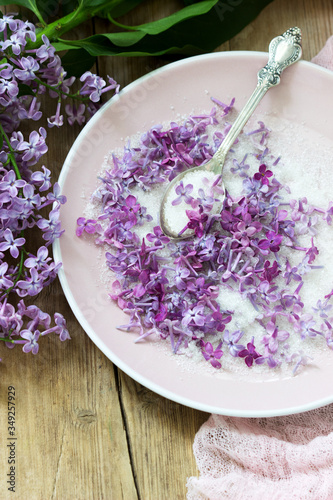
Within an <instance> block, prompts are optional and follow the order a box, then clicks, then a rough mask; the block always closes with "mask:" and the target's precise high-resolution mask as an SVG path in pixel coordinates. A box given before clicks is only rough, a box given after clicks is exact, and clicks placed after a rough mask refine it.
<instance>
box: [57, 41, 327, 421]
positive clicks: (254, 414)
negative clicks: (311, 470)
mask: <svg viewBox="0 0 333 500" xmlns="http://www.w3.org/2000/svg"><path fill="white" fill-rule="evenodd" d="M244 56H245V57H247V58H253V59H255V58H258V59H259V58H264V57H266V59H267V58H268V52H261V51H246V50H239V51H226V52H224V51H221V52H213V53H208V54H200V55H196V56H191V57H188V58H186V59H181V60H178V61H174V62H172V63H169V64H166V65H164V66H162V67H160V68H157V69H155V70H153V71H150V72H149V73H147V74H145V75H143V76H141V77H140V78H138V79H136V80H134V81H133V82H131V83H129V84H128V85H126V86H125V87H124V88H123V89H121V90H120V92H119V94H116V95H114V96H113V97H111V98H110V99H109V100H108V101H107V102H106V103H105V104H103V106H102V107H101V108H100V109H99V110H98V111H97V112H96V113H95V115H94V116H93V117H92V118H91V119H90V120H89V121H88V122H87V124H86V125H85V126H84V127H83V128H82V130H81V131H80V132H79V134H78V136H77V137H76V139H75V141H74V143H73V144H72V146H71V148H70V150H69V152H68V154H67V156H66V159H65V161H64V163H63V165H62V168H61V171H60V174H59V177H58V181H57V182H58V184H59V186H60V189H61V191H62V189H63V186H64V183H65V181H66V177H67V174H68V172H69V170H70V165H71V161H72V159H73V157H74V155H75V152H76V150H77V149H78V146H79V144H80V143H81V142H82V141H83V140H84V139H85V137H86V136H87V135H88V134H89V131H90V129H91V128H93V126H94V124H95V122H97V121H98V120H100V119H101V117H102V116H103V114H104V113H105V111H106V110H107V109H108V107H109V106H112V105H113V103H115V102H116V101H117V100H119V99H120V98H121V96H122V95H124V94H126V93H128V92H129V91H131V90H132V89H133V88H135V87H137V86H140V85H141V84H142V83H144V82H145V81H146V80H148V79H150V78H151V77H154V76H156V75H159V74H161V73H163V72H165V71H170V69H173V68H176V67H178V66H183V65H184V64H191V63H195V62H196V61H200V60H203V59H204V60H207V59H227V58H238V57H239V58H241V57H244ZM297 64H301V65H302V66H305V67H308V68H309V69H310V70H314V71H316V72H322V73H324V74H327V75H329V76H330V77H331V78H332V79H333V72H332V71H331V70H329V69H327V68H324V67H322V66H319V65H317V64H315V63H312V62H310V61H304V60H300V61H299V62H298V63H297ZM60 220H61V218H60ZM52 250H53V256H54V260H55V261H56V262H62V251H61V241H60V239H59V238H58V239H57V240H55V241H54V242H53V244H52ZM58 277H59V281H60V284H61V287H62V290H63V292H64V295H65V297H66V300H67V302H68V304H69V306H70V308H71V310H72V312H73V314H74V316H75V317H76V319H77V321H78V322H79V324H80V326H81V327H82V329H83V330H84V332H85V333H86V334H87V335H88V336H89V338H90V339H91V340H92V341H93V342H94V344H95V345H96V346H97V347H98V349H100V350H101V351H102V352H103V354H104V355H105V356H106V357H107V358H108V359H109V360H110V361H111V362H112V363H114V364H115V365H116V366H117V367H118V368H119V369H121V370H122V371H124V372H125V373H126V374H127V375H128V376H129V377H131V378H132V379H134V380H135V381H136V382H138V383H139V384H141V385H143V386H144V387H146V388H148V389H150V390H152V391H153V392H155V393H157V394H159V395H160V396H163V397H165V398H167V399H169V400H171V401H174V402H176V403H178V404H181V405H184V406H187V407H190V408H192V409H195V410H199V411H203V412H207V413H213V414H214V413H215V414H221V415H226V416H234V417H245V418H260V417H275V416H283V415H290V414H295V413H304V412H307V411H310V410H313V409H316V408H320V407H322V406H326V405H328V404H330V403H332V402H333V392H332V396H331V397H327V398H323V399H320V400H317V401H313V402H312V403H307V404H304V405H301V406H293V407H288V408H283V409H276V410H271V409H269V410H265V409H264V410H243V409H242V410H237V409H236V410H232V409H230V408H221V407H216V406H214V405H208V404H203V403H199V402H197V401H194V400H193V399H191V398H186V397H183V396H180V395H177V394H175V393H173V392H172V391H170V390H168V389H165V388H163V387H161V386H160V385H158V384H155V383H154V382H153V381H152V380H151V379H149V378H146V377H145V376H143V375H141V374H139V373H137V372H136V371H135V370H133V369H132V368H131V366H130V365H128V364H126V362H124V361H123V360H122V359H121V358H119V357H118V356H117V355H116V354H115V353H114V352H113V351H112V350H111V349H110V348H109V347H108V346H107V345H106V344H105V343H104V342H103V341H102V340H101V339H100V337H99V336H98V334H97V333H96V332H95V330H94V328H93V327H92V326H90V324H89V322H88V321H87V320H86V318H85V317H84V316H83V314H82V311H81V309H80V307H79V305H78V303H77V302H76V299H75V297H74V295H73V293H72V290H71V288H70V285H69V282H68V279H67V276H66V272H65V270H64V267H63V266H61V268H60V269H59V273H58Z"/></svg>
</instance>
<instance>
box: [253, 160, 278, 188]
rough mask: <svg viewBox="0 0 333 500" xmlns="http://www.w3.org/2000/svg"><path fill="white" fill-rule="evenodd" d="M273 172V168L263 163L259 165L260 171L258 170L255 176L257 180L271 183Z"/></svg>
mask: <svg viewBox="0 0 333 500" xmlns="http://www.w3.org/2000/svg"><path fill="white" fill-rule="evenodd" d="M272 175H273V172H272V171H271V170H267V167H266V165H264V164H262V165H260V167H259V172H256V173H255V174H254V176H253V178H254V179H255V180H256V181H261V183H262V184H269V178H270V177H272Z"/></svg>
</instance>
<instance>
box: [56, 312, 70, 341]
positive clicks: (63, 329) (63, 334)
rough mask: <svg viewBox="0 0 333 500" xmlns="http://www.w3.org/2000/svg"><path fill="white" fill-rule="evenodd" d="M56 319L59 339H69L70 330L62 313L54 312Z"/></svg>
mask: <svg viewBox="0 0 333 500" xmlns="http://www.w3.org/2000/svg"><path fill="white" fill-rule="evenodd" d="M54 321H55V323H56V325H57V330H56V333H57V334H58V335H59V339H60V340H61V341H62V342H63V341H65V340H67V339H70V335H69V332H68V330H67V324H66V320H65V318H64V317H63V315H62V314H60V313H55V314H54Z"/></svg>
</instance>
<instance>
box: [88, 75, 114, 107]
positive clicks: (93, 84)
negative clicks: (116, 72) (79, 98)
mask: <svg viewBox="0 0 333 500" xmlns="http://www.w3.org/2000/svg"><path fill="white" fill-rule="evenodd" d="M80 81H81V82H83V83H84V85H83V87H82V88H81V90H80V94H81V95H83V96H84V95H88V96H89V99H91V100H92V101H93V102H98V101H99V100H100V97H101V95H102V94H103V93H104V92H107V91H108V90H113V89H115V91H116V93H117V92H118V89H119V87H118V84H117V83H116V82H115V81H114V80H113V79H112V78H110V77H109V85H108V86H107V87H106V82H105V80H103V78H101V77H100V76H97V75H93V74H92V73H91V72H90V71H86V72H85V73H84V74H83V75H82V76H81V77H80Z"/></svg>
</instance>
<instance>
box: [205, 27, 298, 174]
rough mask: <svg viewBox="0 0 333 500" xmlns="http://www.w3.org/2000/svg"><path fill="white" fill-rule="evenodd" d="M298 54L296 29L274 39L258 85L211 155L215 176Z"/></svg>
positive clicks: (259, 75)
mask: <svg viewBox="0 0 333 500" xmlns="http://www.w3.org/2000/svg"><path fill="white" fill-rule="evenodd" d="M301 55H302V45H301V30H300V29H299V28H296V27H295V28H290V29H289V30H287V31H286V32H285V33H283V35H281V36H277V37H276V38H273V40H272V41H271V43H270V44H269V59H268V63H267V64H266V66H265V67H264V68H262V69H261V70H260V71H259V72H258V83H257V86H256V88H255V90H254V92H253V94H252V95H251V97H250V99H249V100H248V102H247V103H246V104H245V106H244V108H243V109H242V111H241V112H240V114H239V115H238V117H237V119H236V120H235V122H234V124H233V126H232V127H231V129H230V130H229V132H228V134H227V136H226V137H225V139H224V141H223V142H222V144H221V146H220V148H219V149H218V150H217V151H216V153H215V155H214V160H216V161H214V164H213V168H212V170H213V172H214V173H216V174H220V173H221V168H222V167H223V164H224V160H225V156H226V154H227V153H228V151H229V149H230V148H231V146H232V145H233V143H234V142H235V140H236V138H237V136H238V135H239V133H240V132H241V131H242V129H243V127H244V125H245V124H246V122H247V121H248V119H249V118H250V116H251V115H252V113H253V112H254V110H255V108H256V107H257V106H258V104H259V102H260V101H261V99H262V98H263V97H264V95H265V94H266V92H267V90H269V89H270V88H271V87H274V86H275V85H278V84H279V83H280V75H281V73H282V71H283V70H284V69H285V68H287V67H288V66H291V65H292V64H294V63H295V62H296V61H298V60H299V59H300V57H301Z"/></svg>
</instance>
